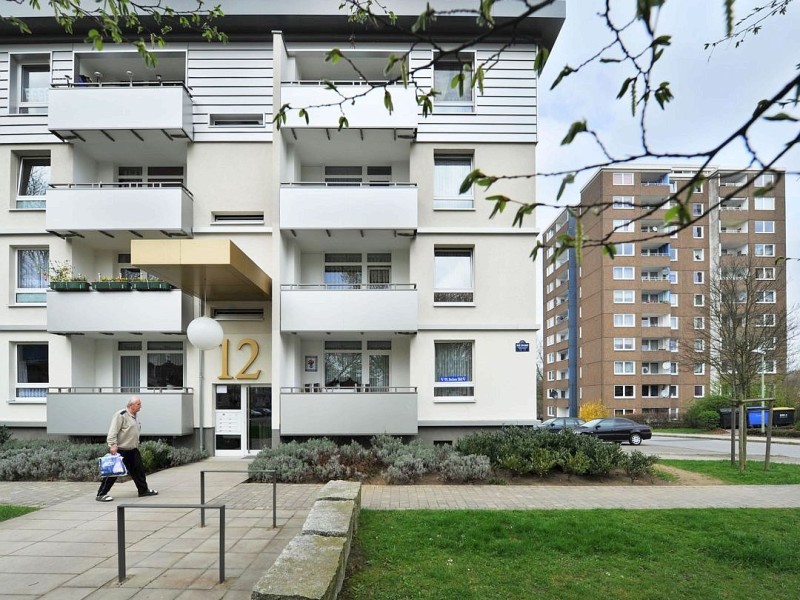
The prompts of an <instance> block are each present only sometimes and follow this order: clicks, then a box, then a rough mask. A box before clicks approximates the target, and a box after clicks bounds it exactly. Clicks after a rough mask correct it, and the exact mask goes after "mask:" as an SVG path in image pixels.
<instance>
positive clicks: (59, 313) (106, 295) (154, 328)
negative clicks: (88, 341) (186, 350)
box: [47, 290, 192, 425]
mask: <svg viewBox="0 0 800 600" xmlns="http://www.w3.org/2000/svg"><path fill="white" fill-rule="evenodd" d="M191 319H192V307H191V298H189V296H186V295H185V294H183V292H181V290H169V291H137V290H128V291H104V292H98V291H94V290H89V291H72V292H56V291H53V290H49V291H48V292H47V331H48V332H50V333H65V334H66V333H80V334H84V335H89V336H90V337H99V336H100V335H107V334H113V333H126V332H130V331H135V332H136V333H137V334H139V333H143V334H147V333H176V334H180V333H183V332H185V331H186V327H187V326H188V325H189V322H190V321H191ZM106 425H107V424H106Z"/></svg>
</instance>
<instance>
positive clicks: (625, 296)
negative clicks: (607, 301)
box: [614, 290, 634, 304]
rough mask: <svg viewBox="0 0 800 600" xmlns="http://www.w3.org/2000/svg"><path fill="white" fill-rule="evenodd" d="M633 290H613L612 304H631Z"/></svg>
mask: <svg viewBox="0 0 800 600" xmlns="http://www.w3.org/2000/svg"><path fill="white" fill-rule="evenodd" d="M633 299H634V294H633V290H614V304H633Z"/></svg>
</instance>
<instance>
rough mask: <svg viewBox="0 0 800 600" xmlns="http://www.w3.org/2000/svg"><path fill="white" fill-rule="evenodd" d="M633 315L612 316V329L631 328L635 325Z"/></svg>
mask: <svg viewBox="0 0 800 600" xmlns="http://www.w3.org/2000/svg"><path fill="white" fill-rule="evenodd" d="M634 317H635V315H633V314H616V315H614V327H633V326H634V324H635V318H634Z"/></svg>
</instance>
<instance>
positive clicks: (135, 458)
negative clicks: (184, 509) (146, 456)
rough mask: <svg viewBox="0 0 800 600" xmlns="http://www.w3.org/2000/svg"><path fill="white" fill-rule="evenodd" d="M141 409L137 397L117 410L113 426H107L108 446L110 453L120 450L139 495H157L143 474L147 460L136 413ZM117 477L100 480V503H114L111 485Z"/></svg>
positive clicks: (98, 497)
mask: <svg viewBox="0 0 800 600" xmlns="http://www.w3.org/2000/svg"><path fill="white" fill-rule="evenodd" d="M141 409H142V400H141V398H139V397H138V396H133V397H131V399H130V400H128V405H127V406H126V407H125V410H121V411H118V412H116V413H114V416H113V417H112V418H111V426H110V427H109V428H108V437H107V438H106V442H107V443H108V449H109V452H111V454H116V453H117V452H119V453H120V454H121V455H122V462H124V463H125V468H126V469H128V475H130V476H131V478H132V479H133V483H135V484H136V489H137V490H138V491H139V497H142V496H156V495H157V494H158V492H157V491H156V490H151V489H150V488H149V487H148V485H147V479H146V477H145V474H144V463H143V462H142V455H141V454H140V453H139V432H140V431H141V429H142V425H141V423H139V419H138V418H137V417H136V415H138V414H139V411H140V410H141ZM115 481H116V477H104V478H103V481H101V482H100V489H98V490H97V501H98V502H111V501H112V500H113V499H114V498H112V497H111V496H109V495H108V492H109V491H111V486H112V485H114V482H115Z"/></svg>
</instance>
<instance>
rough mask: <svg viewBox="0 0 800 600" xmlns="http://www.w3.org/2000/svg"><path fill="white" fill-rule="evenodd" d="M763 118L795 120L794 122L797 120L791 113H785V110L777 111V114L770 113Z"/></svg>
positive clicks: (769, 119)
mask: <svg viewBox="0 0 800 600" xmlns="http://www.w3.org/2000/svg"><path fill="white" fill-rule="evenodd" d="M764 120H765V121H795V122H797V119H796V118H795V117H793V116H792V115H790V114H788V113H785V112H779V113H777V114H774V115H770V116H768V117H764Z"/></svg>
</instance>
